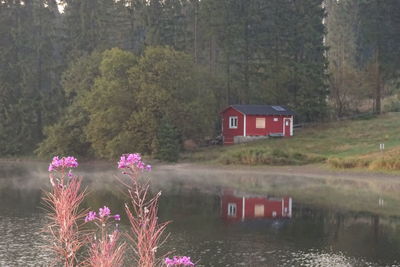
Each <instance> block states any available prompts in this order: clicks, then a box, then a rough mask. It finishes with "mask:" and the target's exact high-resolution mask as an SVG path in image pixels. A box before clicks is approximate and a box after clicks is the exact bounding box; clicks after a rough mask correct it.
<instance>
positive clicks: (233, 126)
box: [229, 116, 239, 129]
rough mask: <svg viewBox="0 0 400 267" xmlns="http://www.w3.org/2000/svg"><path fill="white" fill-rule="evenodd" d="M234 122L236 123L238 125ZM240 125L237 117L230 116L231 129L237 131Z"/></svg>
mask: <svg viewBox="0 0 400 267" xmlns="http://www.w3.org/2000/svg"><path fill="white" fill-rule="evenodd" d="M233 122H236V125H235V123H233ZM238 124H239V120H238V117H237V116H230V117H229V129H237V128H238Z"/></svg>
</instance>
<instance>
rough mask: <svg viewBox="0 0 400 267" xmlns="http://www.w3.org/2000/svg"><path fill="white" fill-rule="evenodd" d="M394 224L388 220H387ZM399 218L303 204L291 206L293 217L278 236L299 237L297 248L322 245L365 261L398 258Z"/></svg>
mask: <svg viewBox="0 0 400 267" xmlns="http://www.w3.org/2000/svg"><path fill="white" fill-rule="evenodd" d="M383 221H384V222H385V223H383ZM391 221H392V222H394V223H390V222H391ZM398 225H400V219H399V218H397V219H396V218H392V219H389V218H382V217H379V216H377V215H373V214H369V213H362V212H359V213H354V212H350V211H338V210H330V209H318V208H310V207H304V206H299V205H297V206H295V207H294V208H293V220H292V223H291V224H288V225H287V227H286V229H284V233H283V235H282V236H286V237H288V238H290V237H291V238H294V239H296V240H301V241H299V242H296V244H297V245H298V248H299V249H303V250H304V249H307V248H309V249H312V248H315V247H321V248H326V249H328V250H333V251H337V252H341V251H346V252H347V253H348V254H349V255H356V256H357V257H359V256H362V257H364V258H365V259H367V260H376V259H381V260H385V261H388V262H390V261H394V260H398V255H399V249H400V232H399V230H397V229H398Z"/></svg>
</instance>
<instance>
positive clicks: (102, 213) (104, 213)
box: [85, 206, 121, 222]
mask: <svg viewBox="0 0 400 267" xmlns="http://www.w3.org/2000/svg"><path fill="white" fill-rule="evenodd" d="M104 218H114V220H116V221H120V220H121V216H120V215H119V214H115V215H111V211H110V209H109V208H108V207H107V206H104V207H103V208H100V209H99V214H98V216H97V213H96V212H95V211H89V213H88V214H87V215H86V217H85V222H90V221H93V220H96V219H100V220H102V219H104Z"/></svg>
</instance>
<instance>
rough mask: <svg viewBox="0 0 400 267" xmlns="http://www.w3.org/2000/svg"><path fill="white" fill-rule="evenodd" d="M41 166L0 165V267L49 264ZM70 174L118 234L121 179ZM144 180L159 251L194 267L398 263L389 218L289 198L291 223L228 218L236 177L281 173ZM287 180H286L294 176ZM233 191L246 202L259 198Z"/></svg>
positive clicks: (202, 171)
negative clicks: (155, 207) (160, 235)
mask: <svg viewBox="0 0 400 267" xmlns="http://www.w3.org/2000/svg"><path fill="white" fill-rule="evenodd" d="M47 167H48V166H47V164H46V163H15V162H6V163H0V210H1V213H0V232H1V233H2V234H3V235H2V238H1V239H0V266H48V265H49V264H50V263H51V259H52V256H51V254H50V252H49V251H48V250H46V249H45V248H44V246H45V245H46V242H45V241H46V236H45V235H44V234H43V233H42V232H41V230H42V227H43V225H44V224H45V212H44V210H43V208H41V207H42V204H41V196H42V194H43V191H42V190H43V189H46V188H48V186H49V184H48V172H47ZM76 173H77V174H79V175H82V176H83V178H84V185H85V186H87V188H88V190H89V195H88V198H87V200H86V201H85V207H90V208H92V209H98V208H99V207H102V206H103V205H107V206H109V207H110V208H111V210H112V212H113V213H120V214H121V217H122V221H121V224H122V228H123V229H125V228H126V224H127V221H126V218H124V211H123V203H124V202H125V201H126V198H125V196H124V194H123V193H122V192H121V189H120V188H119V187H118V182H117V179H116V178H115V177H116V176H118V177H121V175H120V174H119V172H118V171H117V170H116V167H115V166H112V165H108V164H86V165H85V164H84V165H83V166H80V167H79V168H78V169H77V171H76ZM151 177H152V184H153V189H152V190H153V191H154V192H157V191H158V190H162V197H161V202H160V210H159V215H160V219H161V220H162V221H165V220H172V221H173V222H172V223H171V224H170V225H169V227H168V231H169V232H170V233H171V236H170V238H169V239H168V242H167V243H166V244H165V247H164V248H163V250H161V252H162V251H169V250H174V251H175V253H174V254H176V255H188V256H191V257H192V259H193V260H195V261H198V266H400V219H399V218H396V217H379V216H376V215H373V214H369V213H365V212H363V213H354V212H349V211H344V210H337V209H333V208H327V207H325V208H322V207H315V206H313V207H311V206H308V205H304V204H303V203H299V202H297V201H296V199H293V208H292V217H291V218H279V217H278V216H277V217H275V218H269V217H268V216H265V217H263V218H252V217H249V218H244V219H242V218H241V217H240V216H241V213H240V212H239V210H238V212H237V213H238V214H237V215H238V218H235V219H227V217H226V216H225V215H226V214H224V212H223V211H225V210H224V205H225V203H224V201H223V199H224V193H223V192H224V190H226V189H227V188H229V189H230V190H233V189H232V188H233V187H234V185H235V183H237V182H238V181H243V179H246V180H249V181H250V182H251V183H253V184H256V185H257V183H259V182H260V181H259V180H260V179H264V181H265V180H268V179H271V180H273V181H275V182H276V181H280V180H279V179H281V180H284V179H288V177H285V175H284V174H279V173H256V172H253V171H240V172H238V171H233V170H229V169H225V170H224V169H217V168H209V167H207V168H203V167H192V166H185V165H176V166H155V168H154V171H153V172H152V173H151ZM292 178H293V179H291V180H292V181H293V183H297V182H298V181H299V179H300V178H299V177H292ZM230 184H231V187H230V186H229V185H230ZM233 191H234V192H235V194H237V195H238V197H239V198H240V197H244V196H245V197H246V199H247V200H251V199H260V198H262V197H263V196H260V195H259V194H258V195H255V194H252V193H250V192H246V191H243V192H239V191H237V190H233ZM265 197H266V196H265ZM268 197H273V195H269V196H268ZM276 197H277V199H279V197H281V196H280V195H277V196H276ZM272 199H273V198H272ZM229 201H231V200H229ZM229 201H228V202H229ZM267 206H268V204H267ZM235 212H236V211H235ZM263 212H264V210H263ZM265 212H267V210H265ZM239 213H240V214H239Z"/></svg>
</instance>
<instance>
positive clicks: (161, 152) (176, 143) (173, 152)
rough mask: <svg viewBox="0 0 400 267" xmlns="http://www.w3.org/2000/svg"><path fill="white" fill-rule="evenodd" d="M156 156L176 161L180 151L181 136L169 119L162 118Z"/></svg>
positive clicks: (164, 159)
mask: <svg viewBox="0 0 400 267" xmlns="http://www.w3.org/2000/svg"><path fill="white" fill-rule="evenodd" d="M156 143H157V145H156V148H155V153H154V154H155V158H157V159H160V160H163V161H172V162H176V161H177V160H178V158H179V152H180V147H181V145H180V138H179V134H178V131H177V129H176V128H175V127H174V126H173V125H171V124H170V123H169V122H168V120H165V119H164V120H162V121H161V124H160V126H159V129H158V133H157V139H156Z"/></svg>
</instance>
